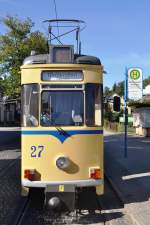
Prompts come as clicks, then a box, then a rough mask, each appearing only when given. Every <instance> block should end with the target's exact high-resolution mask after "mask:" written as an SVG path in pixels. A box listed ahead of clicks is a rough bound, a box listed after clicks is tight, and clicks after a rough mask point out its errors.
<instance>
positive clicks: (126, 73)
mask: <svg viewBox="0 0 150 225" xmlns="http://www.w3.org/2000/svg"><path fill="white" fill-rule="evenodd" d="M127 100H128V70H127V69H126V71H125V83H124V157H125V158H127V157H128V109H127Z"/></svg>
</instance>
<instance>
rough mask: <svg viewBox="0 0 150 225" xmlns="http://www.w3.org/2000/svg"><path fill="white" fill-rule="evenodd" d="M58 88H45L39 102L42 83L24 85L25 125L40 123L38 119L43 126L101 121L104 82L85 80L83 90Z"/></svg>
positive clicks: (23, 108)
mask: <svg viewBox="0 0 150 225" xmlns="http://www.w3.org/2000/svg"><path fill="white" fill-rule="evenodd" d="M63 87H64V86H63ZM57 88H58V87H57ZM59 88H60V87H59ZM59 88H58V89H57V90H43V91H42V92H41V102H40V101H39V96H40V89H39V85H38V84H25V85H23V88H22V106H23V107H22V122H23V123H22V125H23V126H25V127H33V126H34V127H35V126H38V125H39V120H40V125H41V126H43V127H46V126H83V125H84V124H86V125H87V126H92V127H93V126H101V125H102V85H99V84H85V89H84V90H60V89H59ZM72 88H73V87H72ZM39 104H40V107H39ZM39 109H40V112H39Z"/></svg>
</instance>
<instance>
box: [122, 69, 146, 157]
mask: <svg viewBox="0 0 150 225" xmlns="http://www.w3.org/2000/svg"><path fill="white" fill-rule="evenodd" d="M142 98H143V76H142V70H141V69H139V68H130V69H126V71H125V87H124V118H125V122H124V133H125V135H124V157H125V158H127V157H128V140H127V139H128V108H127V101H128V99H129V100H133V101H139V100H141V99H142Z"/></svg>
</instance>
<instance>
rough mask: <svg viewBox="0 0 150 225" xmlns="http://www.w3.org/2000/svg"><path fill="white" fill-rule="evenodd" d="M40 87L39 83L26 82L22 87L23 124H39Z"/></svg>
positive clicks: (29, 125)
mask: <svg viewBox="0 0 150 225" xmlns="http://www.w3.org/2000/svg"><path fill="white" fill-rule="evenodd" d="M38 90H39V88H38V85H37V84H26V85H23V88H22V113H23V115H22V125H23V126H24V127H35V126H38V120H39V119H38V111H39V110H38V107H39V93H38V92H39V91H38Z"/></svg>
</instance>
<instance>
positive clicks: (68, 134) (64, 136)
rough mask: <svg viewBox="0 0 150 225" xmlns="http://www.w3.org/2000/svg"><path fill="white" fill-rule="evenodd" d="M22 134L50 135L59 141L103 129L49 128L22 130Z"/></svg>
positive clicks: (95, 132) (97, 132)
mask: <svg viewBox="0 0 150 225" xmlns="http://www.w3.org/2000/svg"><path fill="white" fill-rule="evenodd" d="M61 132H62V133H61ZM21 133H22V135H52V136H54V137H56V138H57V139H59V140H60V142H61V143H64V141H65V140H66V139H67V138H69V137H71V136H73V135H77V134H103V130H65V131H64V133H63V131H50V130H23V131H22V132H21Z"/></svg>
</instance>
